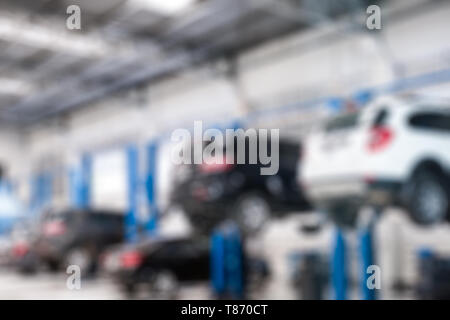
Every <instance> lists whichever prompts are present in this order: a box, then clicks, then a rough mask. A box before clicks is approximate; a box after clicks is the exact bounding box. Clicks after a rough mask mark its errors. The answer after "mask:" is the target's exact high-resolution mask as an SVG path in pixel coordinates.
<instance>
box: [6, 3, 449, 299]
mask: <svg viewBox="0 0 450 320" xmlns="http://www.w3.org/2000/svg"><path fill="white" fill-rule="evenodd" d="M70 5H77V6H78V7H79V8H80V18H81V21H80V23H81V24H80V25H81V29H79V30H78V29H75V30H69V29H68V27H67V25H66V22H67V19H68V18H70V17H71V16H72V15H73V12H72V11H70V12H69V13H68V12H67V8H68V7H69V6H70ZM370 5H377V6H379V8H380V9H381V12H380V13H381V29H374V30H370V29H369V28H368V27H367V24H366V22H367V19H368V18H369V17H370V16H371V15H372V14H373V12H374V11H370V13H367V8H368V7H369V6H370ZM448 30H450V3H449V2H448V1H444V0H414V1H411V0H409V1H407V0H395V1H381V0H380V1H375V0H373V1H366V0H338V1H331V0H318V1H317V0H315V1H312V0H166V1H163V0H95V1H88V0H67V1H66V0H2V1H1V3H0V167H1V170H0V264H1V269H0V299H122V298H151V299H153V298H161V297H162V298H174V299H186V298H188V299H211V298H222V297H227V298H230V297H231V298H249V299H375V298H377V299H428V298H431V299H433V298H450V229H449V227H448V223H447V222H446V221H447V220H446V219H447V218H448V216H445V217H444V215H445V214H447V215H450V213H448V207H449V198H450V196H449V195H450V188H449V187H448V186H449V183H448V181H449V180H448V175H447V173H448V172H450V154H449V153H448V150H450V136H449V134H448V133H449V131H450V129H449V123H450V121H449V120H448V119H449V116H448V106H450V104H447V111H442V112H441V113H439V114H438V116H437V117H438V120H436V121H437V122H436V123H439V124H438V127H439V130H441V131H439V132H438V133H436V132H434V133H433V134H434V136H430V135H429V134H428V133H426V132H425V133H423V135H424V136H426V137H427V139H430V140H421V139H422V138H420V137H421V135H420V134H418V135H417V134H416V133H415V132H412V133H411V132H410V131H409V130H408V129H404V132H405V133H404V134H403V133H402V132H403V131H402V130H403V129H401V128H400V127H399V128H396V129H395V130H397V131H395V132H396V133H399V132H400V134H397V136H398V137H400V136H401V137H404V136H405V135H406V136H408V134H410V135H411V139H410V140H408V142H403V145H400V143H399V144H394V148H397V149H396V150H397V151H398V150H400V152H396V153H395V155H393V156H390V157H389V156H386V157H385V158H383V159H382V160H379V162H377V160H374V161H372V160H371V159H366V158H364V157H361V158H356V156H355V154H354V152H353V151H354V150H353V151H352V152H346V153H345V152H344V153H343V154H344V155H342V159H341V158H340V160H339V161H340V164H339V165H338V164H337V162H333V161H338V160H336V159H333V158H331V156H330V158H328V157H329V155H326V154H322V155H321V151H320V150H321V149H320V148H314V146H313V145H312V146H311V148H309V144H308V142H306V141H307V139H308V137H309V136H310V135H311V134H314V132H316V131H315V128H316V127H318V128H319V129H318V130H319V131H320V128H323V124H324V123H325V124H329V125H328V126H325V127H326V129H325V131H326V132H330V131H333V130H334V129H335V128H340V127H344V128H345V129H349V127H351V126H352V125H351V124H349V121H348V119H347V120H345V119H344V120H342V121H340V122H339V121H338V122H337V124H335V122H333V120H334V119H340V117H341V116H343V115H347V114H348V113H349V112H360V110H362V111H361V112H364V110H365V108H366V106H367V104H368V103H370V102H371V101H373V100H374V99H377V98H379V97H380V96H388V97H392V96H402V97H404V96H408V97H409V98H408V99H407V100H398V101H403V102H392V103H391V102H389V103H390V104H392V105H396V104H399V105H400V104H401V105H402V106H404V105H406V107H405V108H408V106H411V110H416V111H417V110H418V109H417V107H414V106H416V104H417V103H419V102H418V101H419V98H417V99H416V98H410V97H411V96H413V95H412V94H414V96H415V95H420V96H421V97H423V96H426V97H430V98H432V99H439V101H446V99H447V98H449V99H450V43H449V41H448V40H447V39H448ZM388 101H390V100H388ZM395 101H397V100H395ZM420 101H421V100H420ZM389 107H391V106H389ZM414 108H416V109H414ZM408 110H409V109H408ZM395 112H396V111H392V112H391V114H395ZM411 112H415V111H411ZM439 112H440V111H439ZM352 114H354V113H352ZM403 114H404V112H403V111H402V115H403ZM399 117H400V116H399ZM392 118H393V119H397V116H395V117H392ZM426 119H428V118H426ZM433 119H434V118H433ZM442 119H443V120H442ZM195 120H201V121H203V126H204V128H216V129H219V130H225V129H227V128H234V129H237V128H244V129H248V128H262V129H264V128H267V129H280V137H281V140H280V171H279V172H278V173H277V174H276V175H274V176H266V177H263V176H260V175H259V174H258V173H257V172H259V167H260V165H259V164H257V165H253V166H252V165H236V166H231V167H230V166H226V165H225V166H213V167H208V166H207V165H204V164H202V165H181V166H176V165H174V164H173V162H172V161H171V150H172V149H171V148H172V147H173V145H172V144H171V141H170V136H171V133H172V132H173V131H174V130H175V129H177V128H186V129H188V130H192V128H193V124H194V121H195ZM378 120H380V119H378ZM383 120H384V118H383ZM380 121H381V120H380ZM380 121H378V122H380ZM411 121H412V120H411ZM430 121H431V120H430ZM430 121H428V122H427V121H425V122H424V123H425V126H428V125H429V126H433V125H434V124H435V122H433V123H432V124H430V123H431V122H430ZM433 121H435V120H433ZM350 122H351V120H350ZM378 122H377V123H378ZM396 123H397V122H395V121H393V122H392V123H390V122H389V123H388V124H389V125H393V126H395V125H396ZM411 125H415V122H411ZM422 125H423V123H422ZM350 129H352V128H350ZM375 129H379V123H378V125H377V128H375ZM355 130H356V129H355ZM375 134H381V138H380V139H387V140H389V138H390V137H391V136H390V133H389V131H380V130H378V131H376V132H375ZM397 136H396V137H397ZM314 141H316V140H311V144H313V143H314ZM383 141H385V140H383ZM402 141H403V140H402ZM405 141H406V140H405ZM379 142H380V141H379V140H376V141H375V143H379ZM330 143H331V142H330ZM421 143H422V144H423V145H425V144H426V145H427V146H430V148H431V147H434V149H430V150H428V149H427V150H425V149H424V150H418V149H420V148H418V147H417V146H419V145H421ZM375 147H376V146H375ZM330 148H331V147H330ZM338 148H339V147H338ZM414 148H416V149H417V150H416V149H414ZM413 150H414V152H412V151H413ZM416 151H417V152H416ZM312 153H314V154H313V155H314V156H315V157H316V158H315V159H319V160H317V161H313V160H310V163H309V164H308V165H307V164H306V163H305V167H304V168H303V167H302V165H303V164H302V162H303V160H304V161H305V162H307V160H306V158H307V157H309V156H310V155H311V154H312ZM421 153H422V155H424V154H426V155H427V156H428V155H435V154H436V159H438V160H439V161H440V162H439V163H438V164H435V163H436V161H437V160H436V161H434V160H433V159H431V160H430V159H428V158H427V159H428V160H427V161H428V162H427V163H426V164H425V165H424V166H425V167H426V168H425V169H424V170H423V171H420V170H419V171H420V173H421V174H422V173H423V172H425V173H426V174H425V173H423V174H422V175H417V176H420V177H423V176H426V177H428V180H426V179H425V178H420V179H419V178H417V179H418V180H414V179H413V182H414V183H413V184H412V186H417V185H420V183H422V182H423V181H425V182H426V183H428V184H425V182H423V183H424V185H425V186H430V185H431V186H430V187H429V188H428V187H427V188H425V187H424V188H425V189H426V190H432V192H430V193H426V192H425V191H424V192H425V193H423V196H422V194H421V193H419V191H420V190H421V189H420V188H419V187H413V194H414V195H417V197H409V198H408V197H407V198H406V199H407V200H406V203H403V205H402V206H397V205H396V203H383V206H379V205H378V204H379V203H377V205H376V206H369V205H371V204H372V203H371V202H370V201H369V200H367V199H366V198H365V197H362V198H363V199H359V198H360V197H359V196H360V194H361V193H363V191H365V190H366V187H367V186H366V185H357V186H356V187H355V188H356V189H355V188H353V189H352V190H354V194H355V195H358V200H360V201H358V205H357V206H355V208H356V209H357V210H356V211H358V213H359V212H360V211H361V212H364V211H371V208H372V209H373V208H375V209H374V210H373V211H375V212H376V213H377V214H376V216H377V217H376V219H375V220H376V221H375V222H373V223H368V224H364V223H358V224H357V225H355V224H351V226H348V224H344V225H343V224H342V223H341V222H342V221H341V220H342V219H332V218H330V215H329V214H327V213H330V212H331V213H333V214H336V213H337V214H339V213H340V212H342V211H345V210H341V209H336V208H335V207H332V206H331V207H330V206H323V205H322V204H323V202H327V200H329V199H328V198H327V196H324V197H316V196H315V195H316V193H315V192H312V191H311V192H309V191H308V190H309V183H310V182H311V181H313V182H314V178H315V177H319V178H320V179H322V182H324V183H325V184H327V182H329V181H335V180H333V177H334V176H341V175H342V174H344V173H348V170H347V169H349V168H355V167H357V166H358V164H360V163H364V164H366V163H367V164H370V166H372V167H371V168H375V167H376V168H377V169H376V170H375V171H376V172H381V173H380V174H382V173H383V170H382V168H387V167H390V166H392V167H395V168H397V167H398V170H397V171H396V177H400V176H402V174H397V172H405V173H404V175H403V176H402V177H401V179H400V178H398V179H397V180H398V181H397V180H396V181H395V184H396V185H401V186H403V185H406V182H407V181H410V180H411V179H412V177H414V178H415V177H416V175H414V174H413V173H411V172H414V173H417V172H418V171H417V170H415V171H414V170H413V168H411V166H412V165H411V163H412V161H413V160H412V158H414V159H415V160H417V161H419V160H420V159H419V158H420V156H421ZM345 155H346V157H344V156H345ZM305 157H306V158H305ZM408 157H410V158H408ZM311 159H312V158H311ZM377 159H378V158H377ZM320 160H324V161H325V163H323V162H324V161H322V162H320ZM328 161H331V162H328ZM311 162H313V163H311ZM327 162H328V163H329V166H330V168H333V169H336V170H335V172H331V171H333V170H331V171H330V170H328V171H327V170H326V167H327V164H326V163H327ZM375 162H377V163H375ZM431 162H432V164H430V163H431ZM315 164H318V167H315ZM320 165H322V166H323V168H320ZM422 167H423V166H422ZM422 167H420V168H422ZM437 167H439V169H436V168H437ZM339 168H341V169H339ZM358 168H359V167H358ZM303 169H305V172H304V173H305V177H306V178H308V179H312V180H311V181H308V183H304V181H303V178H302V177H303V176H302V174H301V173H300V171H301V170H303ZM322 169H323V170H322ZM410 169H411V170H410ZM308 170H309V171H308ZM321 170H322V171H321ZM340 170H341V171H340ZM408 170H410V171H411V172H409V171H408ZM321 172H322V173H324V172H325V174H322V173H321ZM327 172H328V174H329V175H328V176H327ZM364 172H365V171H364ZM445 172H446V173H445ZM309 173H311V174H309ZM410 173H411V174H410ZM441 173H442V174H441ZM349 174H350V173H349ZM389 174H390V173H389ZM333 175H334V176H333ZM443 177H445V178H443ZM363 178H364V179H366V178H367V177H366V176H364V177H362V176H361V179H363ZM410 178H411V179H410ZM327 179H328V180H327ZM384 182H385V181H384V180H383V183H384ZM408 186H410V185H409V184H408ZM340 187H348V185H347V184H344V185H337V188H338V190H341V189H339V188H340ZM352 187H353V185H352ZM433 188H434V189H433ZM306 189H308V190H306ZM319 189H320V188H319ZM416 189H417V192H418V193H417V194H416V193H414V192H416ZM311 190H312V189H311ZM346 190H347V189H346ZM355 190H356V191H355ZM433 190H434V191H433ZM338 193H339V192H338ZM325 194H326V192H325ZM354 194H351V193H350V197H351V198H352V199H353V197H354ZM355 197H356V196H355ZM319 198H320V199H319ZM323 198H326V199H325V200H324V201H322V200H323ZM419 198H420V199H422V198H424V199H425V200H424V201H425V202H426V201H428V200H429V199H434V200H433V201H434V202H433V201H432V202H433V203H432V204H428V202H426V203H425V202H424V203H423V204H422V203H420V202H419V203H416V202H414V201H413V200H414V199H419ZM333 199H334V198H333ZM408 199H409V200H408ZM427 199H428V200H427ZM436 199H437V200H436ZM414 206H415V207H416V208H422V207H424V208H428V209H423V210H422V211H420V210H419V211H418V212H416V211H417V210H411V207H414ZM367 207H369V208H367ZM352 208H353V207H352ZM433 208H434V209H433ZM433 210H434V211H433ZM347 212H348V210H347V211H345V213H347ZM380 212H381V213H380ZM430 212H431V213H430ZM433 212H435V214H434V215H433ZM428 213H430V214H429V215H428V216H427V214H428ZM333 214H332V215H331V216H333ZM421 214H423V215H421ZM361 216H366V214H363V213H361ZM427 217H428V218H427ZM430 217H431V218H430ZM361 225H362V227H361ZM68 265H77V266H79V267H80V268H81V289H79V290H77V289H74V290H71V289H70V288H71V286H70V285H68V282H67V281H72V280H71V279H69V276H70V275H72V273H70V274H68V273H66V267H67V266H68ZM369 265H377V266H379V268H380V270H381V273H380V274H379V276H380V283H381V288H379V289H376V290H368V288H367V286H366V285H364V284H365V283H366V280H368V279H367V277H368V275H370V273H369V274H368V273H367V272H366V271H367V270H366V267H367V266H369ZM75 283H76V281H75ZM72 289H73V288H72Z"/></svg>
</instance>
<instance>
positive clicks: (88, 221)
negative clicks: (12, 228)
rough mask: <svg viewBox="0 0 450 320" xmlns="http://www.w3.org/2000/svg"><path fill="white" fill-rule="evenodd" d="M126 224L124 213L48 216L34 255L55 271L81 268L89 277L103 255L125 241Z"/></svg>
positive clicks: (81, 212) (70, 212) (71, 212)
mask: <svg viewBox="0 0 450 320" xmlns="http://www.w3.org/2000/svg"><path fill="white" fill-rule="evenodd" d="M124 220H125V218H124V214H123V213H122V212H112V211H107V210H104V211H103V210H75V209H74V210H66V211H60V212H58V211H56V212H55V211H50V212H46V213H45V214H44V215H43V217H42V220H41V223H40V225H39V231H38V235H37V237H36V239H35V241H34V244H33V251H34V252H35V254H36V255H37V257H38V258H39V260H40V261H42V262H44V263H45V264H46V265H47V266H48V267H49V268H50V269H52V270H58V269H59V268H60V267H64V266H68V265H78V266H79V267H80V268H81V270H82V272H85V273H86V274H90V273H92V272H94V271H95V270H96V267H97V264H98V258H99V256H100V254H101V253H102V251H103V250H104V249H105V248H107V247H108V246H110V245H112V244H116V243H120V242H122V241H123V239H124Z"/></svg>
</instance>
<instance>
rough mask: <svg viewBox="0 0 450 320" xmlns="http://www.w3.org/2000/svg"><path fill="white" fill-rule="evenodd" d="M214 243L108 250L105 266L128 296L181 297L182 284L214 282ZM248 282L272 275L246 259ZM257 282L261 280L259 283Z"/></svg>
mask: <svg viewBox="0 0 450 320" xmlns="http://www.w3.org/2000/svg"><path fill="white" fill-rule="evenodd" d="M210 265H211V260H210V241H209V239H208V238H206V237H205V238H202V237H200V238H184V237H183V238H157V239H155V238H150V239H147V240H145V241H143V242H140V243H138V244H135V245H123V246H120V247H117V248H111V249H110V250H108V251H107V252H106V253H105V255H104V256H103V258H102V266H103V268H104V269H105V271H106V272H107V273H109V274H111V275H112V276H113V277H114V278H115V280H116V281H117V283H118V284H119V285H120V287H121V288H122V289H123V290H124V292H125V293H126V294H127V295H128V296H133V295H134V294H136V293H138V291H139V289H140V288H142V287H146V288H147V289H149V291H148V292H149V293H153V294H156V295H157V296H159V297H165V298H168V297H172V296H174V295H176V294H177V291H178V288H179V285H180V284H181V283H184V284H186V283H195V282H205V281H209V280H210ZM244 269H245V274H246V275H247V274H249V275H251V278H250V277H248V276H246V277H245V280H246V281H247V282H250V281H251V282H252V283H253V282H258V284H261V282H262V281H261V279H264V278H265V277H267V276H268V275H269V268H268V266H267V264H266V263H265V261H264V260H262V259H259V258H248V257H247V258H245V259H244ZM256 279H257V280H256Z"/></svg>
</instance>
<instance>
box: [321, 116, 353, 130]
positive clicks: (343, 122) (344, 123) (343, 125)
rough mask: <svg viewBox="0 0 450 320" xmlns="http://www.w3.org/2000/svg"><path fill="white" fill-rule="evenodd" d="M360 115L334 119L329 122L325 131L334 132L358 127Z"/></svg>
mask: <svg viewBox="0 0 450 320" xmlns="http://www.w3.org/2000/svg"><path fill="white" fill-rule="evenodd" d="M359 115H360V113H359V112H353V113H350V114H346V115H343V116H339V117H337V118H334V119H332V120H330V121H328V123H327V124H326V125H325V131H326V132H334V131H340V130H346V129H351V128H353V127H356V125H357V124H358V119H359Z"/></svg>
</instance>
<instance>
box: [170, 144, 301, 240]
mask: <svg viewBox="0 0 450 320" xmlns="http://www.w3.org/2000/svg"><path fill="white" fill-rule="evenodd" d="M258 144H259V142H258ZM236 146H237V144H236V143H235V144H234V151H235V152H234V155H235V157H236ZM270 146H271V143H270V141H269V142H268V147H267V149H268V150H269V152H271V151H270ZM228 149H229V148H228ZM248 150H249V146H248V143H247V144H246V151H248ZM226 152H227V148H224V155H225V154H226ZM301 152H302V148H301V145H300V144H299V143H297V142H293V141H290V140H285V139H281V140H280V142H279V170H278V172H277V173H276V174H275V175H261V168H263V167H267V165H264V164H262V163H261V162H260V161H259V160H258V161H257V163H256V164H250V163H249V161H246V162H245V163H246V164H237V161H235V162H234V163H235V164H227V163H224V164H213V165H208V164H206V163H203V164H200V165H180V166H179V167H178V168H177V170H178V172H177V173H176V179H177V180H176V181H175V186H174V189H173V192H172V197H171V198H172V204H174V205H179V206H180V207H181V208H182V209H183V211H184V212H185V213H186V214H187V216H188V218H189V219H190V221H191V222H192V225H193V226H194V228H196V230H197V232H204V233H205V234H207V233H209V232H211V230H212V229H213V228H214V227H215V226H217V225H218V224H219V223H220V222H222V221H224V220H228V219H232V220H235V221H236V222H237V223H238V224H239V225H240V226H241V228H242V229H243V231H244V232H245V233H255V232H257V231H259V230H260V229H261V228H262V226H263V225H264V224H265V222H266V221H267V220H268V219H269V218H270V216H271V215H275V216H280V215H282V214H285V213H287V212H292V211H302V210H307V209H309V204H308V202H307V200H306V199H305V197H304V195H303V192H302V190H301V188H300V187H299V185H298V184H297V182H296V176H297V168H298V163H299V158H300V156H301ZM246 157H247V159H246V160H248V152H247V155H246Z"/></svg>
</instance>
